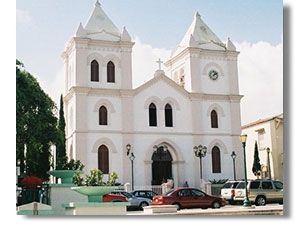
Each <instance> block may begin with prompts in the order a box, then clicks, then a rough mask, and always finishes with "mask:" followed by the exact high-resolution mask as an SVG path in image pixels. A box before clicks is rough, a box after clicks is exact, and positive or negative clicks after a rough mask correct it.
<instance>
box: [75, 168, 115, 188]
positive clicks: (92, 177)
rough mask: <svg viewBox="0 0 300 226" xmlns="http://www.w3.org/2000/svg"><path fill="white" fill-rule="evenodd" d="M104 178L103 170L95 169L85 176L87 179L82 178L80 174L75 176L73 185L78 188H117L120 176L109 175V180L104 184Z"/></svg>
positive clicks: (113, 173)
mask: <svg viewBox="0 0 300 226" xmlns="http://www.w3.org/2000/svg"><path fill="white" fill-rule="evenodd" d="M103 176H104V174H103V173H102V171H101V170H99V169H93V170H91V171H90V174H88V175H85V179H83V178H81V177H80V174H78V173H77V174H75V175H74V176H73V183H74V184H76V185H77V186H106V185H107V186H115V185H116V180H117V179H118V174H117V173H116V172H112V173H110V174H109V180H108V181H107V182H106V183H105V182H103Z"/></svg>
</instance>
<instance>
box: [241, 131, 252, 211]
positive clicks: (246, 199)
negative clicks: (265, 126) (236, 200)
mask: <svg viewBox="0 0 300 226" xmlns="http://www.w3.org/2000/svg"><path fill="white" fill-rule="evenodd" d="M240 140H241V143H242V145H243V152H244V174H245V193H246V194H245V199H244V204H243V206H244V207H251V203H250V201H249V197H248V189H247V185H248V181H247V165H246V151H245V148H246V141H247V135H246V134H241V135H240Z"/></svg>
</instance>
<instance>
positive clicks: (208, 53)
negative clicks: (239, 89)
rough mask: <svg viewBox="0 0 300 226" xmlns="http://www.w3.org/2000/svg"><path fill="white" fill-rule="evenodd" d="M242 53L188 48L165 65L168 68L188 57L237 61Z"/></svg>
mask: <svg viewBox="0 0 300 226" xmlns="http://www.w3.org/2000/svg"><path fill="white" fill-rule="evenodd" d="M239 53H240V52H237V51H229V50H223V51H222V50H209V49H201V48H197V47H187V48H185V49H184V50H182V51H181V52H180V53H179V54H177V55H176V56H174V57H172V58H171V59H169V60H168V61H167V62H166V63H165V65H166V66H167V67H169V66H171V65H172V64H174V63H176V62H177V61H178V60H181V59H182V58H184V57H185V56H186V55H188V56H189V57H190V58H199V59H209V60H224V61H237V56H238V55H239Z"/></svg>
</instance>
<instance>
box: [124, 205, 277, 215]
mask: <svg viewBox="0 0 300 226" xmlns="http://www.w3.org/2000/svg"><path fill="white" fill-rule="evenodd" d="M127 215H147V216H149V214H144V212H143V211H130V212H127ZM151 215H156V216H157V215H283V205H279V204H267V205H266V206H254V205H252V206H251V207H250V208H245V207H243V206H242V205H226V206H224V207H222V208H220V209H211V208H208V209H200V208H194V209H182V210H179V211H177V213H155V214H151Z"/></svg>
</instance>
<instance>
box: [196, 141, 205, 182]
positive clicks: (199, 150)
mask: <svg viewBox="0 0 300 226" xmlns="http://www.w3.org/2000/svg"><path fill="white" fill-rule="evenodd" d="M193 151H194V153H195V156H196V157H199V160H200V183H201V182H202V158H204V157H205V155H206V152H207V147H206V146H202V145H201V144H200V145H199V146H195V147H193Z"/></svg>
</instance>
